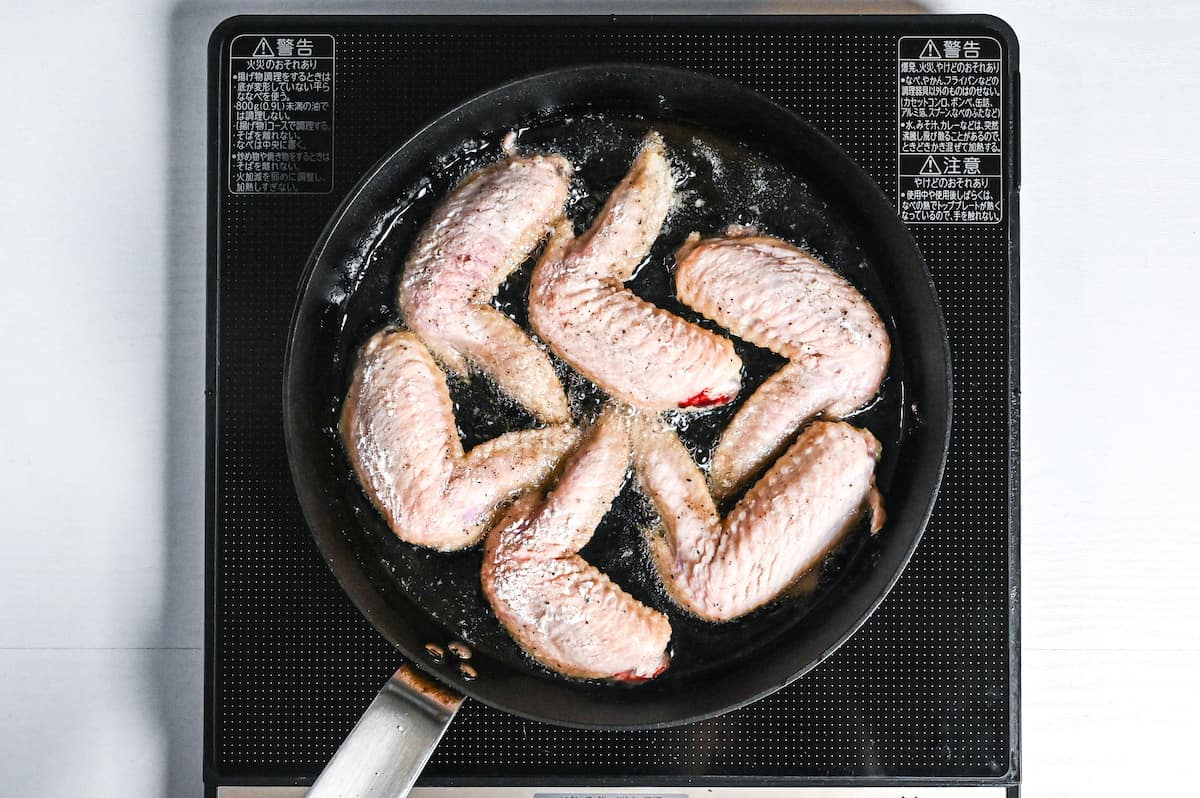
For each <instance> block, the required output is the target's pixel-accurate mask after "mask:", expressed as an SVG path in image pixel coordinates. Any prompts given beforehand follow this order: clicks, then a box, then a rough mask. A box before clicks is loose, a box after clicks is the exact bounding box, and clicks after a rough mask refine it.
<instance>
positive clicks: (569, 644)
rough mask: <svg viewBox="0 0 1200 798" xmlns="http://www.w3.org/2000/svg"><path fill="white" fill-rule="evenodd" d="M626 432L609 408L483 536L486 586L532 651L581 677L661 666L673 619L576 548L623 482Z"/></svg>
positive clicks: (641, 675)
mask: <svg viewBox="0 0 1200 798" xmlns="http://www.w3.org/2000/svg"><path fill="white" fill-rule="evenodd" d="M628 467H629V433H628V431H627V429H626V421H625V419H624V418H622V417H621V416H620V415H619V414H618V411H614V410H611V409H610V410H607V411H605V413H604V414H603V415H602V416H601V418H600V420H599V421H597V423H596V425H595V427H594V428H593V430H592V432H591V433H590V434H589V436H588V438H587V439H586V441H585V442H584V443H583V445H582V446H581V447H580V448H579V450H578V451H577V452H576V453H575V454H574V455H573V456H572V457H571V458H570V459H569V461H568V462H567V465H566V467H565V468H564V470H563V473H562V476H561V477H560V478H559V480H558V483H557V484H556V485H555V486H554V489H553V490H552V491H550V493H549V494H546V495H538V494H535V493H531V494H528V495H526V496H524V497H522V498H521V499H519V500H518V501H517V502H516V503H515V504H514V505H513V506H512V509H510V510H509V512H508V513H507V514H506V515H505V517H504V519H503V520H502V521H501V522H500V523H499V524H497V525H496V527H495V528H494V529H493V530H492V531H491V533H490V534H489V535H488V538H487V544H486V546H485V548H484V561H483V574H482V580H483V592H484V595H485V596H487V600H488V602H489V603H490V604H491V606H492V609H493V610H495V612H496V616H497V617H498V618H499V619H500V622H501V623H502V624H503V625H504V628H505V629H507V630H508V632H509V634H511V635H512V636H513V639H515V640H516V641H517V642H518V643H519V644H520V645H521V647H522V648H524V649H525V650H526V651H527V652H529V655H530V656H532V657H533V658H534V659H536V660H538V661H539V662H541V663H543V664H544V665H546V666H548V667H550V668H553V669H554V670H556V671H558V672H560V673H563V674H566V675H567V676H575V677H580V678H591V679H622V680H626V681H641V680H644V679H650V678H652V677H654V676H656V675H658V674H659V673H660V672H662V670H663V669H664V668H666V667H667V663H668V657H667V644H668V642H669V641H670V638H671V625H670V623H669V622H668V621H667V618H666V616H664V615H662V614H661V613H659V612H655V611H654V610H652V609H650V608H649V607H647V606H645V605H644V604H642V603H641V602H639V601H638V600H637V599H635V598H633V597H632V596H630V595H629V594H628V593H626V592H625V591H624V590H622V589H621V588H620V587H619V586H617V585H616V584H614V583H613V582H612V580H610V579H609V578H608V577H607V576H605V575H604V574H603V573H601V572H600V571H598V570H597V569H596V568H594V567H592V566H591V565H589V564H588V563H587V562H586V561H584V559H583V558H582V557H580V556H579V554H578V553H577V552H578V551H579V549H581V548H583V546H584V545H585V544H586V543H587V542H588V540H589V539H590V538H591V536H592V533H593V532H594V531H595V529H596V525H597V524H599V523H600V519H601V518H602V517H603V516H604V513H605V512H607V510H608V508H609V506H610V505H611V504H612V501H613V499H614V498H615V497H616V495H617V493H618V492H620V490H621V485H622V484H623V483H624V482H625V475H626V471H627V470H628Z"/></svg>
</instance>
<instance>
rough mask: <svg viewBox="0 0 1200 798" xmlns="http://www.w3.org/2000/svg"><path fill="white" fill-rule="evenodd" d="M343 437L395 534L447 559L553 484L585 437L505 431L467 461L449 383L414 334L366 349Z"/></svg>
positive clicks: (386, 336) (391, 333) (385, 337)
mask: <svg viewBox="0 0 1200 798" xmlns="http://www.w3.org/2000/svg"><path fill="white" fill-rule="evenodd" d="M341 433H342V440H343V441H344V442H345V445H346V451H347V452H348V453H349V455H350V461H351V463H352V464H353V465H354V470H355V472H356V473H357V474H358V479H359V481H360V482H361V483H362V486H363V488H364V489H365V490H366V492H367V495H368V496H370V497H371V500H372V501H373V502H374V503H375V505H376V506H377V507H378V508H379V510H380V511H381V512H382V513H383V515H384V517H386V518H387V521H388V524H389V525H390V526H391V528H392V531H394V532H395V533H396V535H398V536H399V537H400V538H402V539H403V540H407V541H408V542H410V543H416V544H417V545H420V546H428V547H430V548H434V549H440V550H442V551H450V550H453V549H461V548H464V547H466V546H470V545H471V544H473V543H475V542H476V541H477V540H479V538H480V537H481V536H482V535H483V533H484V532H485V531H486V529H487V527H488V524H489V522H490V521H492V520H494V518H495V517H496V515H497V514H498V512H499V510H500V509H501V508H502V506H503V505H504V504H505V503H506V502H508V501H510V500H511V499H512V498H513V497H515V496H516V495H517V494H519V493H520V492H522V491H524V490H527V489H529V488H532V487H534V486H537V485H539V484H541V482H542V481H543V480H545V479H546V478H548V477H549V475H550V474H551V472H552V471H553V470H554V468H555V466H556V465H557V464H558V461H559V459H560V458H561V457H562V456H563V455H564V454H565V453H566V452H567V451H569V450H570V448H571V447H572V446H574V445H575V444H576V442H577V441H578V437H579V436H578V433H577V432H576V430H575V429H574V428H573V427H571V426H568V425H558V426H552V427H547V428H545V429H536V430H523V431H519V432H509V433H507V434H505V435H501V436H500V437H498V438H494V439H493V440H490V441H488V442H487V443H483V444H480V445H479V446H476V447H475V448H474V449H472V450H471V451H470V452H466V453H464V452H463V447H462V442H461V441H460V440H459V437H458V431H457V429H456V428H455V425H454V416H453V408H452V406H451V403H450V394H449V391H448V390H447V389H446V378H445V375H444V374H442V371H441V369H439V368H438V367H437V364H436V363H434V361H433V358H432V357H431V356H430V354H429V352H428V350H427V349H426V348H425V347H424V346H423V345H422V344H421V342H420V341H419V340H417V337H416V336H415V335H413V334H412V333H408V332H399V331H395V330H384V331H382V332H379V333H376V334H375V335H374V336H373V337H372V338H371V340H369V341H368V342H367V344H366V346H365V347H364V348H363V351H362V354H361V355H360V357H359V361H358V365H357V367H356V370H355V374H354V380H353V382H352V383H351V385H350V391H349V393H348V394H347V395H346V400H345V403H344V404H343V405H342V418H341Z"/></svg>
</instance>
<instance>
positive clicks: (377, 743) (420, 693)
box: [307, 665, 463, 798]
mask: <svg viewBox="0 0 1200 798" xmlns="http://www.w3.org/2000/svg"><path fill="white" fill-rule="evenodd" d="M462 702H463V697H462V696H460V695H458V694H457V693H455V692H454V691H453V690H450V689H448V688H446V687H443V686H442V685H441V684H439V683H437V682H435V681H433V680H432V679H429V678H428V677H426V676H424V675H422V674H420V673H418V672H417V670H416V669H414V668H412V667H410V666H408V665H404V666H402V667H401V668H400V670H398V671H396V672H395V673H394V674H392V677H391V678H390V679H388V681H387V684H385V685H384V686H383V689H382V690H380V691H379V695H377V696H375V700H374V701H372V702H371V705H370V706H369V707H367V711H366V712H364V713H363V716H362V717H361V718H359V719H358V723H356V724H355V725H354V728H353V729H351V730H350V734H349V736H347V737H346V739H345V740H344V741H343V742H342V744H341V746H340V747H339V748H338V750H337V753H335V754H334V755H333V759H331V760H329V764H328V765H326V766H325V769H324V770H323V771H321V775H320V776H318V777H317V780H316V782H314V783H313V786H312V788H311V789H309V791H308V796H307V798H403V796H405V795H408V791H409V790H410V789H412V786H413V783H414V782H415V781H416V780H417V776H419V775H421V769H422V768H424V767H425V762H426V761H427V760H428V759H429V755H430V754H432V753H433V749H434V748H436V747H437V744H438V741H439V740H441V739H442V735H443V734H444V733H445V732H446V728H447V727H448V726H449V725H450V721H452V720H454V713H455V712H457V711H458V708H459V706H461V705H462Z"/></svg>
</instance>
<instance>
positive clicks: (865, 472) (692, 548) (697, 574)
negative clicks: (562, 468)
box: [634, 417, 883, 621]
mask: <svg viewBox="0 0 1200 798" xmlns="http://www.w3.org/2000/svg"><path fill="white" fill-rule="evenodd" d="M879 454H880V446H879V442H878V441H877V440H875V437H874V436H873V435H871V433H870V432H867V431H866V430H861V429H858V428H856V427H852V426H851V425H849V424H846V423H844V422H828V421H818V422H815V423H813V424H812V425H810V426H809V427H808V428H807V429H805V430H804V432H802V433H801V434H800V437H799V438H798V439H797V440H796V442H795V443H794V444H792V446H791V448H789V449H788V450H787V452H786V453H785V454H784V455H783V457H781V458H780V459H779V460H778V461H777V462H776V463H775V464H774V465H773V466H772V467H771V470H770V471H768V472H767V473H766V475H764V476H763V477H762V479H760V480H759V481H758V482H757V483H755V485H754V487H752V488H751V489H750V491H749V492H748V493H747V494H746V495H745V496H744V497H742V499H741V501H739V502H738V503H737V505H736V506H735V507H734V508H733V509H732V510H730V511H729V513H728V514H727V515H726V516H725V518H721V517H720V516H719V515H718V514H717V509H716V506H715V505H714V504H713V500H712V496H711V495H710V494H709V492H708V488H707V487H705V484H704V478H703V476H702V475H701V473H700V469H699V468H698V467H697V466H696V464H695V462H693V460H692V457H691V455H690V454H688V451H687V450H686V449H685V448H684V447H683V444H682V443H680V441H679V438H678V437H677V436H676V435H675V432H674V430H672V429H671V428H670V427H668V426H667V425H665V424H664V423H662V422H660V421H658V420H657V419H649V418H645V417H643V418H639V419H638V420H637V421H636V422H635V429H634V468H635V470H636V472H637V475H638V479H639V480H640V481H641V484H642V488H643V490H645V492H646V494H647V495H648V496H649V497H650V499H651V501H652V502H653V503H654V505H655V507H657V508H658V513H659V517H660V519H661V523H660V527H659V528H658V529H657V530H654V531H653V533H652V534H651V537H650V550H651V553H652V555H653V558H654V562H655V564H656V565H657V567H658V571H659V574H660V575H661V577H662V580H663V583H664V584H665V585H666V587H667V589H668V591H669V592H670V593H671V595H672V596H673V597H674V598H675V600H676V601H677V602H678V603H679V604H680V605H681V606H682V607H684V608H685V609H687V610H689V611H691V612H692V613H694V614H696V615H698V616H700V617H701V618H705V619H707V620H711V621H728V620H731V619H733V618H738V617H740V616H742V615H745V614H746V613H748V612H750V611H751V610H754V609H756V608H757V607H760V606H762V605H763V604H766V603H767V602H769V601H771V600H772V599H774V598H775V597H776V596H778V595H779V594H780V593H782V592H783V591H784V590H786V589H787V588H788V587H789V586H790V585H792V584H793V583H794V582H795V581H796V580H797V579H799V578H800V577H801V576H803V575H804V573H805V572H807V571H808V570H809V569H811V568H813V567H814V566H815V565H817V564H818V563H819V562H820V561H821V558H822V556H823V555H824V554H825V553H826V552H828V551H829V550H830V548H831V547H832V546H833V545H834V544H836V543H837V541H838V540H839V539H840V538H841V536H842V534H843V533H844V532H845V531H847V530H848V529H849V527H850V526H851V524H852V523H853V522H854V521H855V519H857V518H858V516H859V513H860V512H861V510H862V509H863V508H864V506H869V507H870V510H871V513H872V526H871V529H872V531H873V532H874V531H877V530H878V529H879V528H880V526H881V525H882V524H883V508H882V502H881V500H880V498H879V494H878V491H876V489H875V462H876V460H877V459H878V457H879Z"/></svg>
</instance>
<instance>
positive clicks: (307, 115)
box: [229, 34, 334, 194]
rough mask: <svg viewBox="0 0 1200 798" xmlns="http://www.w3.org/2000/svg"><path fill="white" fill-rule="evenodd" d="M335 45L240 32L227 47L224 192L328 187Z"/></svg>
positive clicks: (328, 39)
mask: <svg viewBox="0 0 1200 798" xmlns="http://www.w3.org/2000/svg"><path fill="white" fill-rule="evenodd" d="M333 72H334V41H333V37H332V36H330V35H328V34H311V35H298V34H278V35H275V34H270V35H259V34H252V35H241V36H237V37H235V38H234V40H233V41H232V42H231V43H230V49H229V190H230V191H231V192H233V193H234V194H278V193H290V194H324V193H327V192H329V191H331V190H332V189H333V95H334V90H333Z"/></svg>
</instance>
